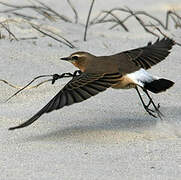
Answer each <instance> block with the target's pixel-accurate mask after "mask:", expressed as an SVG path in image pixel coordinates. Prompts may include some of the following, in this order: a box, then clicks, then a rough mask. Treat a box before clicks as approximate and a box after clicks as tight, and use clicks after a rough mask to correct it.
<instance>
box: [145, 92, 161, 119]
mask: <svg viewBox="0 0 181 180" xmlns="http://www.w3.org/2000/svg"><path fill="white" fill-rule="evenodd" d="M143 91H144V92H145V94H146V95H147V97H148V98H149V103H148V105H147V106H148V107H149V105H150V104H152V105H153V107H154V108H155V111H153V112H156V113H157V115H158V117H159V118H160V119H162V118H161V116H163V114H162V113H161V112H160V110H159V108H160V104H159V103H158V105H157V106H156V105H155V103H154V101H153V99H152V98H151V96H150V95H149V93H148V91H147V90H146V89H143Z"/></svg>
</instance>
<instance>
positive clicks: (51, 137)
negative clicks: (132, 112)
mask: <svg viewBox="0 0 181 180" xmlns="http://www.w3.org/2000/svg"><path fill="white" fill-rule="evenodd" d="M162 110H163V111H164V112H172V113H171V114H170V113H166V118H165V119H166V122H168V123H174V122H173V118H170V117H172V116H174V119H175V120H174V121H179V119H180V117H181V111H180V107H164V108H163V109H162ZM167 115H168V116H167ZM140 116H141V114H140ZM169 118H170V119H171V121H170V122H169ZM163 121H164V120H163ZM163 121H162V122H163ZM158 122H161V120H160V119H158V118H157V119H156V118H153V117H150V116H148V115H143V114H142V116H141V118H139V119H138V116H135V118H134V119H133V118H132V119H130V118H128V117H119V118H114V119H112V120H110V119H104V120H103V119H102V120H98V121H96V123H95V122H94V123H89V124H88V125H87V124H84V123H82V125H80V124H79V125H72V126H70V127H67V128H60V129H58V130H57V127H56V130H52V131H51V132H50V131H48V132H46V133H44V134H36V135H33V136H29V137H26V138H24V140H23V141H25V142H27V141H30V142H33V141H65V140H67V139H69V140H71V141H76V142H77V141H80V142H83V141H86V142H91V141H99V140H100V141H101V140H103V139H105V138H108V139H110V137H111V140H113V141H114V140H115V141H116V140H117V139H118V138H125V137H129V138H131V136H132V137H133V138H134V136H137V137H138V136H139V135H140V136H141V137H142V135H143V134H144V132H145V131H147V130H148V131H149V130H150V129H154V128H155V127H156V125H157V123H158ZM153 133H154V132H153Z"/></svg>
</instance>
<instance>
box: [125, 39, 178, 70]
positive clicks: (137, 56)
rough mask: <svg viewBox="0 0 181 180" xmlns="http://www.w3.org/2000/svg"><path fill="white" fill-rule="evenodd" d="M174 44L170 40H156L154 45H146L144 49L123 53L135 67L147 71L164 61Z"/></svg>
mask: <svg viewBox="0 0 181 180" xmlns="http://www.w3.org/2000/svg"><path fill="white" fill-rule="evenodd" d="M174 44H175V42H174V41H173V40H172V39H169V38H163V39H161V40H159V39H158V40H157V41H156V42H155V43H154V44H151V43H148V45H147V46H145V47H141V48H137V49H133V50H129V51H124V52H123V53H124V54H125V55H127V56H128V57H129V60H131V61H132V62H134V63H135V65H136V66H139V67H142V68H144V69H149V68H151V66H153V65H155V64H157V63H159V62H160V61H162V60H164V59H165V58H166V57H167V56H168V54H169V53H170V52H169V50H170V49H171V48H172V46H173V45H174Z"/></svg>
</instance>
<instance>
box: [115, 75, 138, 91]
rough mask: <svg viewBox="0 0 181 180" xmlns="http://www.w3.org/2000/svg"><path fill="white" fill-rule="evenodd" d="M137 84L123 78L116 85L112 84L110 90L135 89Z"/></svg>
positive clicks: (125, 77)
mask: <svg viewBox="0 0 181 180" xmlns="http://www.w3.org/2000/svg"><path fill="white" fill-rule="evenodd" d="M136 86H137V84H135V82H134V81H133V80H132V79H130V78H128V77H127V76H123V77H122V78H120V81H119V82H118V83H117V84H114V85H113V86H112V88H114V89H130V88H135V87H136Z"/></svg>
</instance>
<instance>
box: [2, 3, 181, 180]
mask: <svg viewBox="0 0 181 180" xmlns="http://www.w3.org/2000/svg"><path fill="white" fill-rule="evenodd" d="M8 2H11V3H13V4H17V3H19V4H20V5H22V4H26V2H25V1H19V0H18V1H15V0H14V1H13V0H11V1H8ZM43 2H46V3H47V4H48V5H49V6H50V7H52V8H53V9H55V10H57V11H58V12H60V13H62V14H64V15H66V16H68V17H70V18H72V19H73V18H74V14H73V13H72V11H71V10H70V8H69V7H68V5H67V3H66V1H63V0H62V2H61V3H60V2H59V1H58V0H54V1H50V0H49V1H48V0H46V1H43ZM88 2H89V3H90V2H91V1H84V0H74V1H73V0H72V3H73V4H74V5H75V7H76V8H77V9H78V10H79V11H78V13H79V23H78V24H74V23H65V22H63V21H56V22H52V21H48V20H33V23H37V24H39V25H42V26H43V27H46V28H49V29H51V30H53V31H57V32H58V33H60V34H61V35H63V36H64V37H66V38H67V39H69V40H70V41H71V42H72V43H73V44H74V45H75V46H76V47H77V48H76V49H71V48H69V47H67V46H65V45H63V44H60V43H59V42H57V41H55V40H52V39H50V38H48V37H43V36H42V35H41V34H40V33H38V32H37V31H35V30H33V29H32V28H30V26H29V25H28V24H27V23H26V22H24V21H23V20H22V19H21V18H17V17H16V20H17V21H18V23H9V27H10V29H11V30H12V31H13V33H14V34H15V35H16V36H17V38H21V37H33V36H36V37H39V38H38V39H36V40H24V41H23V40H21V41H15V40H13V41H10V40H9V38H8V36H7V33H6V32H5V30H2V29H1V33H2V34H4V35H6V38H5V39H1V40H0V46H1V48H0V54H1V56H0V79H6V80H8V81H10V82H11V83H13V84H17V85H20V86H23V85H25V84H26V83H27V82H29V81H30V80H31V79H32V78H34V77H35V76H38V75H41V74H54V73H63V72H73V71H74V70H75V68H74V67H73V66H72V65H71V64H68V63H66V62H62V61H60V60H59V58H60V57H63V56H68V55H69V54H70V53H72V52H74V51H78V50H83V51H89V52H91V53H93V54H96V55H109V54H113V53H117V52H120V51H123V50H126V49H131V48H136V47H139V46H143V45H146V44H147V42H148V41H150V40H151V41H155V40H156V38H155V37H154V36H152V35H150V34H148V33H146V32H144V31H143V29H142V28H141V27H139V25H138V24H137V23H136V22H135V21H131V22H130V23H128V24H127V25H128V27H129V28H130V32H129V33H127V32H125V31H124V30H122V29H121V28H115V29H112V30H109V29H108V27H109V26H107V25H103V24H101V25H95V26H91V27H90V28H89V30H88V37H87V41H86V42H84V41H83V33H84V26H83V24H85V20H86V17H87V12H88V9H89V5H88ZM27 3H28V2H27ZM123 6H127V7H129V8H132V9H135V10H146V11H147V12H149V13H152V14H154V15H155V16H158V17H160V18H162V19H164V18H165V12H166V10H167V9H168V8H170V7H172V8H173V7H174V8H178V11H179V12H180V10H179V7H181V3H180V0H175V1H171V0H170V1H163V0H162V1H146V0H145V1H144V0H142V1H137V2H136V3H135V1H133V0H129V1H125V0H124V1H119V0H114V2H113V1H112V0H107V1H106V3H105V1H103V0H100V1H96V3H95V6H94V9H93V13H92V17H95V16H96V15H97V14H98V13H99V12H100V11H101V10H109V9H111V8H113V7H123ZM3 9H7V8H6V7H4V6H2V5H0V10H3ZM22 12H24V13H26V14H29V15H37V14H36V13H35V14H33V13H32V12H29V11H28V10H24V11H22ZM31 13H32V14H31ZM37 16H38V15H37ZM0 18H1V21H3V20H4V19H6V18H8V17H7V15H6V14H1V16H0ZM11 18H12V17H11ZM14 18H15V17H14ZM180 32H181V31H180V29H174V27H173V26H172V27H170V31H169V32H168V34H169V35H170V36H171V37H173V38H174V39H175V40H177V41H178V42H180V43H181V33H180ZM180 70H181V63H180V47H179V46H174V48H173V50H172V53H171V54H170V55H169V57H168V58H167V59H166V60H165V61H164V62H162V63H160V64H158V65H157V66H155V67H153V68H152V69H151V70H149V72H150V73H152V74H154V75H157V76H160V77H165V78H168V79H171V80H173V81H175V86H174V87H173V88H171V89H170V90H168V91H167V92H165V93H162V94H158V95H155V94H152V96H153V98H154V100H155V102H157V103H158V102H159V103H160V105H161V111H162V113H163V114H164V115H165V116H164V120H163V121H160V120H159V119H155V118H152V117H150V116H149V115H148V114H146V113H145V111H144V109H143V107H142V105H141V102H140V100H139V98H138V96H137V94H136V91H135V90H127V91H126V90H112V89H109V90H107V91H106V92H104V93H102V94H99V95H97V96H96V97H92V98H91V99H89V100H87V101H85V102H83V103H80V104H75V105H72V106H70V107H65V108H63V109H61V110H59V111H54V112H52V113H50V114H46V115H43V116H42V117H41V118H40V119H39V120H38V121H37V122H36V123H34V124H33V125H31V126H29V127H27V128H24V129H21V130H17V131H8V128H9V127H11V126H14V125H17V124H19V123H21V122H23V121H25V120H27V119H28V118H30V117H31V116H32V115H33V114H35V113H36V112H37V111H38V110H39V109H40V108H42V107H43V106H44V105H45V104H46V103H47V102H48V101H49V100H50V99H51V98H52V97H53V96H54V95H55V94H56V93H57V92H58V91H59V90H60V89H61V88H62V87H63V86H64V85H65V83H66V82H67V81H68V79H62V80H59V81H57V82H56V83H55V84H54V85H51V83H46V84H45V85H42V86H40V87H39V88H36V89H31V90H25V91H24V92H22V93H20V94H19V95H18V96H16V97H14V98H13V99H12V100H11V101H9V102H7V103H4V101H5V100H6V99H7V98H8V97H9V96H10V95H12V94H13V93H14V92H16V89H13V88H11V87H9V86H7V85H6V84H4V83H2V82H0V137H1V138H0V147H1V148H0V179H1V180H10V179H11V180H16V179H17V180H25V179H26V180H28V179H33V180H36V179H37V180H48V179H54V180H60V179H66V180H70V179H73V180H74V179H76V180H80V179H81V180H82V179H86V180H88V179H91V180H94V179H99V180H105V179H106V180H107V179H108V180H110V179H114V180H118V179H124V180H128V179H130V180H133V179H137V180H140V179H145V180H157V179H159V180H160V179H163V180H179V179H180V178H181V140H180V138H181V120H180V119H181V118H180V117H181V91H180V87H181V80H180V77H181V76H180ZM38 82H40V81H38Z"/></svg>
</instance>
